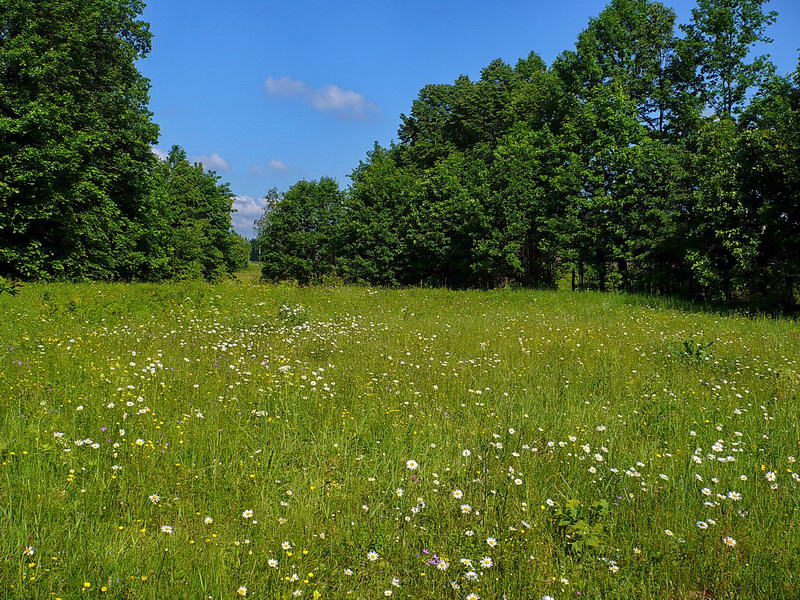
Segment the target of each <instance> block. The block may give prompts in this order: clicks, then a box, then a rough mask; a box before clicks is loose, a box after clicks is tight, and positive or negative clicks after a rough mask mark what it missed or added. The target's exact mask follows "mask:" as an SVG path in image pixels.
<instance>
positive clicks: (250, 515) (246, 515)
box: [242, 508, 254, 519]
mask: <svg viewBox="0 0 800 600" xmlns="http://www.w3.org/2000/svg"><path fill="white" fill-rule="evenodd" d="M253 514H254V513H253V511H252V510H250V509H249V508H248V509H247V510H246V511H244V512H242V518H244V519H252V518H253Z"/></svg>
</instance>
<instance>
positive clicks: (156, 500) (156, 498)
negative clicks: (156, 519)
mask: <svg viewBox="0 0 800 600" xmlns="http://www.w3.org/2000/svg"><path fill="white" fill-rule="evenodd" d="M147 499H148V500H150V502H152V503H153V504H158V503H159V502H161V496H159V495H158V494H150V495H149V496H148V497H147Z"/></svg>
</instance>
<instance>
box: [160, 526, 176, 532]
mask: <svg viewBox="0 0 800 600" xmlns="http://www.w3.org/2000/svg"><path fill="white" fill-rule="evenodd" d="M161 532H162V533H168V534H172V533H175V529H174V528H173V527H172V525H162V526H161Z"/></svg>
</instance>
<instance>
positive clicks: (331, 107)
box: [265, 77, 379, 120]
mask: <svg viewBox="0 0 800 600" xmlns="http://www.w3.org/2000/svg"><path fill="white" fill-rule="evenodd" d="M265 85H266V90H267V95H269V96H271V97H273V98H291V99H297V100H301V101H303V102H305V103H306V104H308V105H309V106H311V107H312V108H313V109H315V110H317V111H319V112H323V113H330V114H333V115H335V116H336V117H339V118H340V119H356V120H363V119H368V118H370V117H372V116H374V115H376V114H378V113H379V109H378V106H377V105H376V104H374V103H373V102H370V101H369V100H367V98H366V97H365V96H364V95H363V94H360V93H358V92H355V91H353V90H344V89H342V88H340V87H339V86H338V85H325V86H322V87H320V88H312V87H310V86H308V85H307V84H306V83H305V82H303V81H300V80H299V79H294V78H293V77H280V78H277V79H276V78H273V77H268V78H267V81H266V84H265Z"/></svg>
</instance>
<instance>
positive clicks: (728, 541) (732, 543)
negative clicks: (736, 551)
mask: <svg viewBox="0 0 800 600" xmlns="http://www.w3.org/2000/svg"><path fill="white" fill-rule="evenodd" d="M722 543H723V544H725V545H726V546H729V547H730V548H733V547H734V546H735V545H736V540H735V539H733V538H732V537H730V536H727V537H724V538H722Z"/></svg>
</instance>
